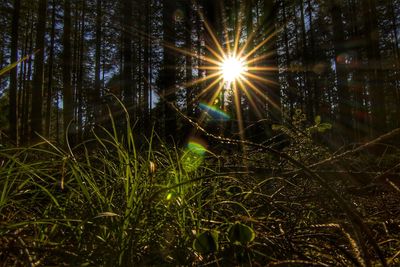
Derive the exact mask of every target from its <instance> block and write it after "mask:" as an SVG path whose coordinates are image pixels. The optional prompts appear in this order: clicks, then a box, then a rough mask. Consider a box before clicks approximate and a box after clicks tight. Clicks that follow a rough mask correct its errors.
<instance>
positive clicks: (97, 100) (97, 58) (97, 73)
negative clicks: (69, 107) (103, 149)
mask: <svg viewBox="0 0 400 267" xmlns="http://www.w3.org/2000/svg"><path fill="white" fill-rule="evenodd" d="M101 1H102V0H97V2H96V52H95V70H94V96H93V100H94V103H93V113H94V117H95V121H96V123H98V122H99V118H100V116H101V112H100V111H101V108H100V97H101V81H100V70H101V62H100V61H101V40H102V34H101V30H102V15H103V12H102V2H101Z"/></svg>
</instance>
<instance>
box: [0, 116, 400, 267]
mask: <svg viewBox="0 0 400 267" xmlns="http://www.w3.org/2000/svg"><path fill="white" fill-rule="evenodd" d="M111 119H112V118H111ZM129 122H130V120H129V117H127V118H126V129H125V132H124V133H123V134H121V133H118V132H117V127H115V125H114V123H113V121H112V124H113V127H112V129H111V130H107V129H103V130H102V132H101V134H99V133H97V134H93V140H89V141H86V142H85V143H82V144H79V145H78V146H76V147H74V148H68V147H67V148H66V149H65V148H63V147H61V146H56V145H54V144H53V143H51V142H50V141H48V140H45V139H43V142H42V143H41V144H38V145H35V146H33V147H29V148H21V149H16V148H13V149H2V150H1V151H0V159H1V161H0V166H1V167H0V221H1V223H0V266H136V265H142V266H148V265H152V266H160V265H161V266H177V265H204V266H209V265H211V266H260V265H266V264H269V265H270V266H352V265H354V266H367V265H377V266H379V265H380V264H382V262H380V261H379V257H378V255H377V253H376V249H374V248H373V247H372V246H371V242H370V241H368V242H366V239H365V238H364V237H363V236H362V235H363V234H365V233H363V232H362V229H361V230H359V228H357V227H355V226H354V222H353V221H352V220H351V218H349V216H348V213H346V212H345V211H343V210H342V208H341V204H340V203H338V201H337V200H335V199H332V197H331V195H330V192H329V190H335V192H336V193H337V194H339V195H340V197H341V198H343V201H347V202H346V205H347V204H348V205H352V203H355V208H356V212H358V213H359V214H361V215H362V220H363V221H362V223H364V224H366V225H367V227H369V228H370V229H371V230H372V232H373V238H374V240H373V241H374V242H376V243H377V244H378V246H379V249H380V250H382V253H383V255H384V257H385V262H387V264H388V265H393V266H395V265H396V264H398V263H399V254H400V253H399V251H400V234H399V233H400V231H399V229H400V227H399V222H398V221H397V220H396V219H395V218H396V216H398V215H399V214H400V213H399V209H398V208H397V206H396V204H395V203H398V200H399V195H398V192H392V191H387V190H381V189H379V190H378V191H377V192H375V193H372V194H371V193H369V194H368V195H364V193H365V190H361V191H360V192H359V193H357V194H355V193H354V192H352V193H351V194H347V193H346V190H347V188H349V187H348V181H345V180H343V179H340V178H337V179H331V180H329V181H328V182H327V186H321V184H320V183H319V182H318V181H317V180H313V179H310V177H309V175H307V173H304V172H302V171H301V170H298V169H297V167H298V166H295V167H296V168H295V167H293V164H290V161H288V160H287V159H285V158H281V157H276V156H274V157H272V156H271V155H269V154H268V153H267V152H263V151H260V150H258V149H254V150H252V149H250V147H248V148H247V158H246V162H247V163H248V165H247V168H248V169H247V170H246V169H244V170H245V171H237V170H235V169H234V167H235V166H229V167H226V166H224V164H223V163H221V162H220V158H219V157H218V156H217V155H215V154H213V153H211V151H206V150H205V149H204V147H202V146H199V145H196V144H192V145H191V146H187V147H183V148H176V147H175V146H173V145H172V146H171V145H170V146H168V145H167V144H165V143H163V142H162V140H160V138H158V136H157V135H156V134H155V133H154V132H153V133H152V134H151V136H150V137H148V139H147V140H146V141H145V142H144V143H142V144H141V145H140V147H139V145H138V144H137V143H135V141H136V140H135V138H134V133H133V132H132V131H133V130H132V127H131V125H130V123H129ZM100 136H101V137H100ZM228 149H232V145H230V147H228ZM307 151H312V153H309V152H307ZM299 152H301V153H300V154H299ZM307 153H308V154H307ZM317 153H320V154H319V156H317ZM285 155H286V156H287V157H290V158H291V159H292V160H302V161H308V162H307V165H311V164H312V163H313V162H314V163H315V161H317V160H321V159H322V158H321V157H328V156H329V154H328V152H327V150H324V149H321V148H318V147H317V146H315V145H314V144H313V143H312V142H310V140H309V139H307V140H306V141H304V142H300V143H298V142H297V143H296V142H294V143H293V144H292V145H291V146H290V147H289V148H287V149H286V154H285ZM260 159H262V162H259V160H260ZM224 161H225V162H228V163H229V162H240V161H241V159H240V155H237V154H236V153H230V156H227V155H225V157H224ZM225 165H226V164H225ZM259 166H262V167H263V168H264V171H251V170H252V167H259ZM267 170H268V171H267ZM313 172H314V170H313ZM311 178H312V177H311ZM328 187H329V188H328ZM382 207H383V208H382ZM396 214H397V215H396Z"/></svg>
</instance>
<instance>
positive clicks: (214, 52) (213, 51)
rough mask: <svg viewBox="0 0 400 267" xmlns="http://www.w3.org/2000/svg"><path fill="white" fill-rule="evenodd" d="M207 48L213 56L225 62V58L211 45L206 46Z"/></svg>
mask: <svg viewBox="0 0 400 267" xmlns="http://www.w3.org/2000/svg"><path fill="white" fill-rule="evenodd" d="M205 48H206V49H207V50H208V51H209V52H210V53H211V54H213V55H214V56H215V57H216V58H217V59H218V60H219V61H223V60H224V58H223V57H222V56H221V55H220V54H218V53H217V51H215V50H214V49H212V48H211V47H210V46H209V45H205Z"/></svg>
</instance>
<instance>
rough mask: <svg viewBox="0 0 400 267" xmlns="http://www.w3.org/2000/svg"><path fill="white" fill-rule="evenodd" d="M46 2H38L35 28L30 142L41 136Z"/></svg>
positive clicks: (43, 0) (42, 0)
mask: <svg viewBox="0 0 400 267" xmlns="http://www.w3.org/2000/svg"><path fill="white" fill-rule="evenodd" d="M46 10H47V0H40V1H39V7H38V22H37V26H36V45H35V52H36V54H35V61H34V75H33V92H32V111H31V112H32V119H31V141H32V142H35V141H36V140H38V136H37V134H39V135H41V134H42V103H43V69H44V51H45V44H44V37H45V31H46Z"/></svg>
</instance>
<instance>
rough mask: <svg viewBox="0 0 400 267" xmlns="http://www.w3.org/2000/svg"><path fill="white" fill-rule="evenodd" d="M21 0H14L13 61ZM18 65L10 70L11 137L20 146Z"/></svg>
mask: <svg viewBox="0 0 400 267" xmlns="http://www.w3.org/2000/svg"><path fill="white" fill-rule="evenodd" d="M20 9H21V1H20V0H14V9H13V15H12V22H11V63H14V62H16V61H18V33H19V32H18V24H19V16H20ZM17 70H18V67H15V68H13V69H12V70H11V71H10V111H9V112H10V113H9V120H10V138H11V140H12V141H13V142H15V145H17V146H18V143H19V142H18V138H19V136H18V103H17V88H18V85H17V76H18V73H17Z"/></svg>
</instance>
